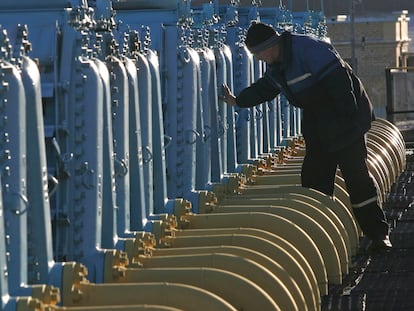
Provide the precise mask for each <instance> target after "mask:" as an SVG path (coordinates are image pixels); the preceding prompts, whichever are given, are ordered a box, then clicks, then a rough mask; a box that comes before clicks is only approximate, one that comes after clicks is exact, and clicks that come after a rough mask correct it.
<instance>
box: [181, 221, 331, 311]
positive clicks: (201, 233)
mask: <svg viewBox="0 0 414 311" xmlns="http://www.w3.org/2000/svg"><path fill="white" fill-rule="evenodd" d="M232 236H236V237H237V238H238V239H234V240H236V242H238V243H241V242H242V243H243V244H238V245H242V246H245V247H248V246H249V244H246V243H256V244H257V247H265V246H266V245H267V243H270V246H268V247H276V248H277V250H273V251H272V253H270V254H269V255H272V256H273V257H274V260H276V261H277V262H278V263H280V264H281V265H282V267H283V268H285V270H286V271H288V272H289V271H295V269H296V262H297V263H298V264H299V265H300V266H301V268H302V270H303V272H304V273H305V275H306V277H307V278H308V279H309V282H310V283H311V289H312V292H313V293H318V292H319V290H318V288H319V285H318V280H322V282H323V284H325V285H326V283H327V276H326V270H325V267H322V268H321V269H319V270H318V267H315V268H313V267H311V266H310V265H309V262H308V261H307V260H306V258H305V257H304V256H303V255H302V254H301V253H300V252H299V251H298V250H297V249H296V248H295V247H294V245H292V244H291V243H290V242H288V241H286V240H285V239H283V238H281V237H280V236H277V235H275V234H273V233H270V232H268V231H264V230H260V229H255V228H213V229H185V230H178V231H176V234H175V238H176V239H180V238H193V240H190V241H191V242H193V241H196V243H199V242H201V243H211V242H214V243H217V242H220V241H222V240H223V239H225V241H226V242H227V241H229V240H230V238H231V237H232ZM202 237H205V238H204V239H203V238H202ZM206 237H208V239H206ZM239 238H240V239H239ZM255 238H256V239H257V238H258V239H259V240H256V239H255ZM198 239H199V240H198ZM263 240H264V241H266V242H265V243H263ZM182 242H183V241H180V242H179V243H182ZM230 242H232V243H233V240H230ZM175 243H176V242H175ZM183 243H188V240H187V241H186V240H185V239H184V242H183ZM249 247H250V246H249ZM260 251H262V249H261V248H260ZM277 251H279V252H282V253H277ZM286 253H287V254H288V255H289V256H291V257H293V258H294V259H295V261H296V262H295V261H288V259H289V258H286ZM280 256H282V257H280ZM292 264H293V265H294V266H293V267H290V266H289V265H292ZM319 268H320V267H319ZM292 269H293V270H292ZM292 274H293V273H292ZM281 277H283V275H281ZM298 283H299V284H301V283H303V281H300V282H299V281H298ZM308 288H309V287H307V286H306V287H304V288H302V289H303V291H307V290H308ZM318 297H319V295H318ZM310 298H311V296H309V295H308V296H307V301H308V304H309V305H310V304H311V303H313V302H312V301H311V299H310Z"/></svg>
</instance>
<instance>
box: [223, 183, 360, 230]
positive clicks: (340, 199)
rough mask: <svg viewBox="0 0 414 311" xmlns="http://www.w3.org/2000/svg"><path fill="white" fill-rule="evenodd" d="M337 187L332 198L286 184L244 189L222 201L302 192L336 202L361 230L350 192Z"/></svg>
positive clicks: (339, 209)
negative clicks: (353, 209) (353, 210)
mask: <svg viewBox="0 0 414 311" xmlns="http://www.w3.org/2000/svg"><path fill="white" fill-rule="evenodd" d="M335 188H336V189H335V197H334V198H332V197H329V196H327V195H325V194H323V193H321V192H319V191H317V190H314V189H309V188H305V187H301V186H292V185H290V186H286V185H285V186H261V187H255V188H250V190H251V191H250V192H249V193H248V194H246V193H245V192H244V190H242V191H241V192H242V193H241V194H235V195H228V196H226V197H225V198H224V199H222V200H221V201H220V202H222V201H224V202H225V201H226V200H227V199H229V198H235V197H239V198H245V199H250V198H258V197H267V198H272V197H275V196H277V195H278V194H279V193H284V192H296V193H301V194H304V195H309V196H313V197H318V198H319V200H320V201H321V202H322V203H323V204H325V203H326V204H327V201H332V202H334V203H335V206H336V208H335V211H337V212H338V213H345V214H347V217H349V218H350V219H352V221H353V223H354V227H355V230H356V232H359V229H358V226H357V223H356V220H355V217H354V216H353V213H352V207H351V203H350V201H349V196H348V194H347V193H346V191H345V190H344V189H342V188H341V187H340V186H339V185H336V187H335ZM344 201H345V202H344Z"/></svg>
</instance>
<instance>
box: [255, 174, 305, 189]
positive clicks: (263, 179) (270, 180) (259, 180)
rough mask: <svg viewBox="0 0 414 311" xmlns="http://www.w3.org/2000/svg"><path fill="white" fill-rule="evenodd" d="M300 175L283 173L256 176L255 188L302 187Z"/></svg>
mask: <svg viewBox="0 0 414 311" xmlns="http://www.w3.org/2000/svg"><path fill="white" fill-rule="evenodd" d="M300 184H301V177H300V173H290V174H289V173H287V172H284V173H281V174H272V175H256V176H255V177H254V183H253V186H262V185H300Z"/></svg>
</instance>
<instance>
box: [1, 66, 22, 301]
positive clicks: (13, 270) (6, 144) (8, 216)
mask: <svg viewBox="0 0 414 311" xmlns="http://www.w3.org/2000/svg"><path fill="white" fill-rule="evenodd" d="M0 72H1V81H0V82H1V85H0V87H1V89H2V91H1V92H0V96H1V98H0V99H1V100H0V109H1V111H2V116H3V117H2V119H3V121H6V120H10V121H11V122H2V124H1V125H0V127H1V128H0V130H1V132H2V133H3V134H2V136H3V138H2V140H1V142H0V148H1V150H2V154H3V160H2V162H3V163H2V174H1V175H2V195H3V205H4V207H5V210H4V217H5V221H6V228H5V229H6V235H7V236H8V238H7V245H6V247H7V253H8V264H9V267H8V268H9V273H10V275H12V276H13V277H10V278H8V282H9V284H8V286H9V292H10V293H11V294H15V293H16V292H17V291H18V290H19V289H20V285H21V284H27V214H28V208H29V206H28V200H27V193H26V191H27V189H26V116H25V113H26V111H25V108H26V98H25V93H24V86H23V82H22V78H21V76H20V73H19V71H18V70H17V68H16V67H15V66H14V65H12V64H11V63H9V62H6V61H0Z"/></svg>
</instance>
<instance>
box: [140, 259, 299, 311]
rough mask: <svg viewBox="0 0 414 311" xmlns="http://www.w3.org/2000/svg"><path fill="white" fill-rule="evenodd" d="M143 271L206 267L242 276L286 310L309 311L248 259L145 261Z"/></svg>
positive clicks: (141, 261) (283, 286) (143, 261)
mask: <svg viewBox="0 0 414 311" xmlns="http://www.w3.org/2000/svg"><path fill="white" fill-rule="evenodd" d="M140 263H141V264H142V268H144V269H148V268H166V267H170V268H178V267H206V268H215V269H221V270H225V271H229V272H232V273H235V274H238V275H240V276H242V277H245V278H246V279H248V280H250V281H252V282H253V283H255V284H257V285H258V286H259V287H260V288H262V289H263V290H264V291H265V292H267V293H268V294H269V296H270V297H271V298H272V299H273V301H275V302H276V303H277V304H278V306H279V307H280V308H281V309H282V310H286V311H287V310H307V306H306V304H305V303H304V301H298V304H300V307H299V306H298V304H297V303H296V301H295V299H294V297H293V296H292V295H291V293H290V292H289V290H288V288H287V287H286V286H285V285H284V284H283V283H282V281H281V280H280V279H279V278H278V277H277V275H274V274H273V273H272V272H271V271H269V270H267V269H266V268H264V267H262V266H260V265H259V264H257V263H256V262H254V261H252V260H249V259H247V258H244V257H240V256H235V255H231V254H225V253H210V254H197V255H196V254H191V255H175V256H163V257H159V256H158V257H142V258H141V259H140Z"/></svg>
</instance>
